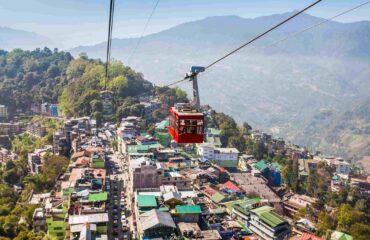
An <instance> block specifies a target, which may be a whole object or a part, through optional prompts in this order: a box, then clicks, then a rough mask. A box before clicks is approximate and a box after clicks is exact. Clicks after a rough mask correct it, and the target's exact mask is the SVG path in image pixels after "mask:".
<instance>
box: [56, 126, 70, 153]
mask: <svg viewBox="0 0 370 240" xmlns="http://www.w3.org/2000/svg"><path fill="white" fill-rule="evenodd" d="M70 150H71V144H70V142H69V141H68V138H67V136H66V134H65V132H63V131H61V130H60V131H57V132H55V133H54V134H53V152H54V154H55V155H68V153H69V151H70Z"/></svg>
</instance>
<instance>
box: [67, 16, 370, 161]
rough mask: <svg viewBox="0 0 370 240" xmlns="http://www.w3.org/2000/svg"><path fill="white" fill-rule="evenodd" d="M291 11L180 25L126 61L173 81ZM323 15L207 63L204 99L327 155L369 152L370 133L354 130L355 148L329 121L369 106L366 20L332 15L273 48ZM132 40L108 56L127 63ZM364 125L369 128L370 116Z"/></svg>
mask: <svg viewBox="0 0 370 240" xmlns="http://www.w3.org/2000/svg"><path fill="white" fill-rule="evenodd" d="M290 15H292V13H286V14H279V15H271V16H265V17H259V18H255V19H244V18H241V17H237V16H222V17H210V18H206V19H203V20H199V21H194V22H189V23H185V24H181V25H179V26H176V27H174V28H171V29H168V30H166V31H162V32H159V33H157V34H152V35H149V36H146V37H144V38H143V40H142V42H141V45H140V47H139V49H138V50H137V52H136V54H135V55H134V56H133V57H132V58H131V59H130V62H129V63H128V64H130V65H132V66H133V67H134V68H135V69H137V70H139V71H141V72H143V73H144V75H145V76H146V77H147V78H148V79H149V80H151V81H153V82H154V83H156V84H166V83H170V82H172V81H174V80H177V79H180V78H181V77H182V76H183V74H184V73H185V72H186V71H187V70H188V69H189V67H190V66H191V65H207V64H208V63H210V62H211V61H212V60H215V59H217V58H218V57H220V56H222V55H223V54H224V53H226V52H228V51H230V50H232V49H233V48H235V47H237V46H238V45H240V44H241V43H243V42H245V41H246V40H249V39H251V38H252V37H254V36H256V35H257V34H258V33H261V32H262V31H264V30H265V29H267V28H269V27H271V26H272V25H274V24H276V23H277V22H279V21H281V20H282V19H284V18H286V17H288V16H290ZM321 21H323V19H320V18H317V17H313V16H310V15H308V14H304V15H302V16H300V17H299V18H297V19H295V20H294V21H291V22H290V23H288V24H286V25H284V26H283V27H282V28H280V29H278V30H277V31H274V32H272V33H271V34H269V35H268V36H267V37H266V38H263V39H261V40H260V41H258V42H256V44H254V45H253V46H252V47H250V48H248V49H244V50H242V51H240V52H239V53H238V54H236V55H233V56H232V57H230V58H229V59H227V60H225V61H223V62H222V63H219V64H217V65H216V66H215V67H214V68H211V69H210V70H209V72H207V73H204V74H203V75H201V76H200V89H201V90H200V91H201V93H200V94H201V100H202V103H204V104H205V103H208V104H210V105H211V106H213V107H214V108H216V109H217V110H220V111H224V112H226V113H228V114H231V115H232V116H234V117H235V118H236V119H237V120H238V121H247V122H249V123H250V124H252V126H254V127H257V128H261V129H264V130H266V131H269V132H273V133H275V134H277V135H279V136H283V137H286V138H288V139H290V140H293V141H295V142H298V143H301V144H305V145H306V146H311V147H314V148H316V149H322V150H325V151H324V152H326V153H328V154H341V155H343V156H344V157H346V156H353V155H356V154H370V152H369V149H367V150H366V147H364V146H369V145H370V140H369V135H368V134H369V132H366V131H360V133H358V132H357V135H358V134H360V135H363V136H364V137H361V138H357V141H358V139H361V141H365V142H363V143H361V144H360V145H361V146H357V147H355V149H353V146H352V145H351V144H352V141H351V140H350V139H348V137H347V139H346V140H345V141H344V140H343V139H342V137H343V138H345V136H342V135H340V134H339V132H340V130H339V129H338V128H335V127H333V128H328V124H329V125H330V121H336V122H341V126H342V127H344V128H345V126H346V124H348V126H349V125H351V124H352V125H353V122H351V121H352V120H353V119H348V118H347V119H345V120H344V121H342V120H340V119H342V118H343V114H344V113H345V112H346V111H347V110H351V111H356V109H352V106H353V105H354V104H356V103H360V102H361V103H363V102H364V101H365V102H366V103H368V104H370V101H369V98H368V97H369V96H370V92H369V89H370V81H369V79H370V61H369V60H370V44H369V42H370V22H366V21H365V22H355V23H339V22H334V21H331V22H327V23H325V24H323V25H321V26H319V27H316V28H314V29H311V30H309V31H307V32H304V33H302V34H299V35H297V36H293V37H290V38H288V40H286V41H283V42H281V43H280V44H277V45H275V46H271V43H274V42H276V41H277V40H280V39H283V38H285V37H287V36H290V35H291V34H294V33H295V32H298V31H301V30H302V29H305V28H307V27H310V26H313V25H315V24H318V23H320V22H321ZM137 41H138V39H115V40H114V41H113V45H112V50H113V57H114V58H116V59H120V60H123V61H124V62H126V61H127V60H128V59H129V58H130V55H131V53H132V49H133V48H134V46H135V44H136V42H137ZM266 45H267V46H269V47H265V46H266ZM105 47H106V43H101V44H98V45H94V46H82V47H77V48H74V49H72V50H71V51H72V53H73V54H78V53H80V52H86V53H87V54H88V55H89V56H92V57H101V58H103V57H104V54H105ZM187 85H189V84H187ZM187 85H181V86H180V87H186V86H187ZM366 103H363V104H364V105H366ZM328 111H329V112H330V113H331V114H330V116H329V117H327V118H325V120H322V121H321V120H320V117H319V116H321V115H322V114H323V113H325V112H328ZM368 113H369V114H370V112H368ZM354 115H356V114H354ZM361 124H362V125H361V127H360V128H362V127H364V128H366V125H369V122H368V121H361ZM313 126H314V128H313V129H314V131H312V127H313ZM324 130H325V131H324ZM352 130H353V131H354V129H352ZM352 130H348V131H347V132H346V134H345V135H346V136H348V135H350V134H351V131H352ZM336 138H337V139H336ZM342 140H343V141H342Z"/></svg>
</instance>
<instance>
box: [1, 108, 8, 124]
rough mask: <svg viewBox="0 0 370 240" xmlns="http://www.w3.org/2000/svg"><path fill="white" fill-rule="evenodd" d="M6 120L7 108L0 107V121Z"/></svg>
mask: <svg viewBox="0 0 370 240" xmlns="http://www.w3.org/2000/svg"><path fill="white" fill-rule="evenodd" d="M7 118H8V108H7V107H6V106H4V105H0V120H1V119H7Z"/></svg>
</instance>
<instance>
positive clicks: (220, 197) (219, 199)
mask: <svg viewBox="0 0 370 240" xmlns="http://www.w3.org/2000/svg"><path fill="white" fill-rule="evenodd" d="M225 199H226V197H225V196H224V195H222V194H221V193H219V192H216V193H215V194H213V195H212V196H211V200H212V201H213V202H215V203H220V202H222V201H224V200H225Z"/></svg>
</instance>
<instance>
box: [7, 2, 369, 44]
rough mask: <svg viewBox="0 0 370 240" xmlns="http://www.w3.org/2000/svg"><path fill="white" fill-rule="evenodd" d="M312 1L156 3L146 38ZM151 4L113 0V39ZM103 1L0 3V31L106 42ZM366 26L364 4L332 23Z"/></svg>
mask: <svg viewBox="0 0 370 240" xmlns="http://www.w3.org/2000/svg"><path fill="white" fill-rule="evenodd" d="M313 1H314V0H310V1H307V0H263V1H262V0H161V1H160V3H159V6H158V8H157V11H156V13H155V15H154V16H153V19H152V21H151V23H150V25H149V27H148V31H147V33H154V32H158V31H161V30H164V29H167V28H169V27H172V26H175V25H177V24H180V23H183V22H188V21H193V20H197V19H202V18H204V17H207V16H216V15H238V16H241V17H246V18H253V17H258V16H263V15H270V14H274V13H284V12H290V11H292V10H295V9H301V8H303V7H304V6H306V5H308V4H309V3H311V2H313ZM365 1H366V0H324V1H323V2H322V3H320V4H319V5H318V6H316V7H315V8H314V9H312V10H309V11H308V13H309V14H311V15H314V16H319V17H323V18H328V17H331V16H333V15H336V14H337V13H339V12H341V11H344V10H346V9H348V8H351V7H353V6H355V5H358V4H360V3H363V2H365ZM155 2H156V0H116V11H115V26H114V32H113V37H115V38H126V37H134V36H138V35H140V33H141V32H142V29H143V26H144V24H145V22H146V19H147V17H148V15H149V13H150V11H151V9H152V7H153V6H154V4H155ZM108 5H109V0H0V6H1V7H0V26H3V27H11V28H15V29H21V30H27V31H32V32H36V33H38V34H41V35H44V36H46V37H49V38H50V39H51V40H53V41H54V42H55V43H57V44H58V45H59V46H61V47H60V48H69V47H74V46H77V45H87V44H94V43H98V42H101V41H104V40H105V39H106V34H107V19H108ZM362 20H370V4H368V5H366V6H365V7H363V8H361V9H358V10H356V11H354V12H351V13H350V14H348V15H346V16H342V17H340V18H338V19H337V21H341V22H354V21H362Z"/></svg>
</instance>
